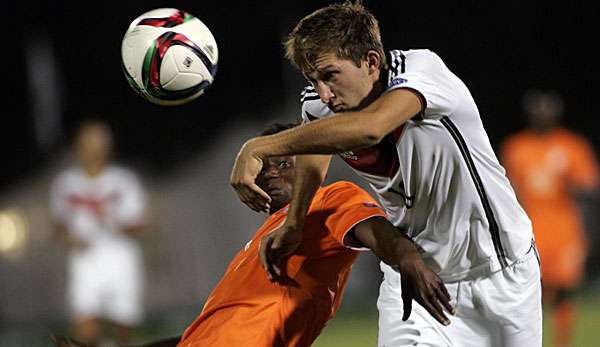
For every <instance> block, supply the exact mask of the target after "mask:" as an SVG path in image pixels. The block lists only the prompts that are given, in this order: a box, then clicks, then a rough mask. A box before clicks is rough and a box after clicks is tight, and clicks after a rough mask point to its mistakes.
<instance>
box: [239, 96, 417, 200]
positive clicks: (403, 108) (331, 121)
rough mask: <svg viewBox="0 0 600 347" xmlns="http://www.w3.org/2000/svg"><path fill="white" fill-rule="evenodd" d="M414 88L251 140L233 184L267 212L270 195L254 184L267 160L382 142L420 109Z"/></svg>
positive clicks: (322, 152) (340, 150) (245, 196)
mask: <svg viewBox="0 0 600 347" xmlns="http://www.w3.org/2000/svg"><path fill="white" fill-rule="evenodd" d="M421 109H422V105H421V101H420V99H419V98H418V97H417V95H415V94H414V93H413V92H412V91H408V90H404V89H398V90H394V91H391V92H389V93H386V94H383V95H382V96H380V97H379V98H378V99H376V100H375V101H373V103H371V105H369V106H367V107H366V108H365V109H363V110H360V111H356V112H345V113H343V114H335V115H333V116H331V117H327V118H325V119H321V120H317V121H314V122H311V123H308V124H305V125H302V126H299V127H296V128H293V129H290V130H286V131H283V132H280V133H277V134H274V135H269V136H261V137H257V138H254V139H251V140H249V141H247V142H246V143H245V144H244V145H243V146H242V148H241V149H240V152H239V153H238V156H237V158H236V161H235V164H234V166H233V170H232V172H231V177H230V183H231V185H232V186H233V187H234V188H235V190H236V192H237V194H238V196H239V198H240V200H242V202H244V203H245V204H246V205H248V206H250V208H252V209H253V210H255V211H267V210H268V203H269V202H270V198H269V196H268V195H267V193H265V192H264V191H262V190H261V189H260V188H258V186H257V185H256V184H255V182H254V181H255V179H256V177H257V176H258V174H259V173H260V170H261V169H262V162H263V160H264V158H266V157H270V156H280V155H298V154H334V153H342V152H344V151H348V150H354V149H358V148H363V147H369V146H372V145H375V144H377V143H379V142H380V141H381V140H382V139H383V138H384V137H385V136H386V135H387V134H389V133H391V132H392V131H394V130H395V129H397V128H398V127H399V126H400V125H402V124H404V123H405V122H406V121H407V120H408V119H410V118H411V117H413V116H414V115H415V114H417V113H418V112H419V111H421Z"/></svg>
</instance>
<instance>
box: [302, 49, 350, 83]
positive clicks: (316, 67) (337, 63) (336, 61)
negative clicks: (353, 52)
mask: <svg viewBox="0 0 600 347" xmlns="http://www.w3.org/2000/svg"><path fill="white" fill-rule="evenodd" d="M347 63H352V62H351V61H350V60H349V59H343V58H340V57H338V55H337V54H335V53H329V52H325V53H320V54H318V55H317V56H316V58H315V59H314V60H313V61H312V63H311V64H310V67H307V68H306V69H305V70H304V71H303V74H304V76H305V77H311V78H314V77H316V76H318V75H319V74H320V73H323V72H326V71H327V70H334V69H335V70H339V69H340V68H342V67H343V66H344V65H346V64H347Z"/></svg>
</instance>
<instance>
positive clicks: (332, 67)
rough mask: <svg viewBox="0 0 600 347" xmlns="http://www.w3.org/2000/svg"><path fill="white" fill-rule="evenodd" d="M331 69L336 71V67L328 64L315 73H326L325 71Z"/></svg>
mask: <svg viewBox="0 0 600 347" xmlns="http://www.w3.org/2000/svg"><path fill="white" fill-rule="evenodd" d="M331 69H334V70H337V69H338V67H337V66H335V65H333V64H329V65H327V66H325V67H323V68H319V69H317V71H326V70H331Z"/></svg>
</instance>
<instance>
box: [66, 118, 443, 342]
mask: <svg viewBox="0 0 600 347" xmlns="http://www.w3.org/2000/svg"><path fill="white" fill-rule="evenodd" d="M292 126H293V125H292V124H287V125H284V124H274V125H272V126H271V127H269V128H267V129H266V130H265V132H264V133H263V134H272V133H277V132H279V131H281V130H285V129H288V128H290V127H292ZM294 167H295V158H294V157H291V156H278V157H271V158H268V159H267V160H266V161H265V166H264V169H263V170H262V172H261V173H260V175H259V176H258V179H257V184H258V185H259V186H260V187H262V188H263V189H264V190H265V191H266V192H267V193H268V194H269V196H271V199H272V200H271V207H270V210H269V217H267V220H266V221H265V222H264V224H263V225H262V226H261V227H260V228H259V229H258V231H257V232H256V233H255V234H254V236H253V237H252V239H251V240H250V241H249V242H248V243H247V244H246V245H245V246H244V247H243V249H242V250H241V251H240V252H239V253H238V254H237V255H236V256H235V257H234V258H233V260H232V261H231V262H230V263H229V266H228V267H227V270H226V271H225V274H224V275H223V277H222V278H221V281H220V282H219V283H218V284H217V286H216V287H215V289H214V290H213V291H212V293H211V294H210V295H209V297H208V299H207V300H206V303H205V305H204V309H203V310H202V312H201V313H200V315H199V316H198V318H197V319H196V320H195V321H194V322H193V323H192V324H191V325H190V326H189V327H188V328H187V329H186V331H185V333H184V334H183V337H182V338H181V339H179V338H173V339H168V340H163V341H159V342H154V343H152V344H149V345H146V346H152V347H159V346H160V347H163V346H175V345H178V346H182V347H200V346H202V347H204V346H211V347H232V346H252V347H273V346H282V347H283V346H296V347H301V346H304V347H308V346H310V345H311V344H312V343H313V342H314V340H315V339H316V338H317V336H318V335H319V333H320V332H321V330H322V329H323V327H324V326H325V323H326V322H327V321H328V320H329V319H331V318H333V316H334V315H335V313H336V311H337V309H338V307H339V306H340V304H341V303H342V297H343V294H344V288H345V287H346V282H347V280H348V276H349V274H350V270H351V268H352V264H353V263H354V261H355V259H356V257H357V256H358V254H359V252H358V251H359V250H368V249H371V250H372V251H373V252H374V253H375V254H376V255H377V256H378V257H379V258H380V259H382V260H383V261H385V262H386V263H387V264H389V265H390V266H393V267H394V268H396V269H398V271H400V272H401V273H403V274H404V275H405V276H406V283H405V285H406V293H407V295H415V294H413V293H419V294H420V295H424V296H427V297H431V298H438V296H440V297H439V298H438V299H439V300H440V301H444V302H446V303H447V302H448V301H449V296H448V293H447V292H446V289H445V287H444V286H443V284H442V283H441V280H440V279H439V277H438V276H437V275H436V274H435V273H434V272H433V271H431V270H430V269H429V268H427V266H425V264H424V263H423V261H422V259H421V256H420V254H419V252H418V250H417V249H416V248H415V246H414V244H413V243H412V242H411V241H410V240H409V239H408V238H406V236H405V235H404V234H403V233H402V232H400V231H398V229H396V228H395V227H394V226H393V225H392V224H391V223H389V222H388V221H387V219H386V214H385V212H384V211H383V210H382V209H381V207H379V205H378V204H377V203H376V202H375V201H374V200H373V198H372V197H370V196H369V194H367V193H366V192H365V191H364V190H362V189H361V188H359V187H357V186H356V185H354V184H352V183H349V182H336V183H334V184H331V185H328V186H325V187H321V188H320V189H319V190H318V191H317V193H316V196H315V198H314V199H313V203H312V205H311V207H310V209H309V211H308V214H307V216H306V224H305V230H306V232H305V233H304V235H303V239H302V243H301V245H300V248H299V252H298V253H297V254H296V255H295V256H293V257H291V258H290V259H289V263H288V267H287V272H286V276H283V277H281V278H280V281H281V282H282V284H285V286H280V285H278V284H276V283H272V282H271V281H269V279H268V278H267V276H266V274H265V272H264V270H263V268H262V265H261V262H264V261H265V260H264V259H260V257H259V248H260V247H265V246H266V245H264V244H261V239H262V238H263V236H265V235H268V234H270V233H271V232H272V231H273V230H275V229H276V228H277V227H278V226H280V225H281V224H282V223H283V221H284V220H285V218H286V217H287V213H288V207H287V204H288V202H289V201H290V198H291V194H292V182H293V180H294ZM263 242H264V240H263ZM436 314H437V317H438V319H441V318H440V317H441V315H442V314H443V313H442V310H441V308H440V309H439V310H438V311H437V312H436ZM56 342H57V344H58V345H59V346H77V344H76V343H73V342H72V341H69V340H68V339H66V338H57V340H56Z"/></svg>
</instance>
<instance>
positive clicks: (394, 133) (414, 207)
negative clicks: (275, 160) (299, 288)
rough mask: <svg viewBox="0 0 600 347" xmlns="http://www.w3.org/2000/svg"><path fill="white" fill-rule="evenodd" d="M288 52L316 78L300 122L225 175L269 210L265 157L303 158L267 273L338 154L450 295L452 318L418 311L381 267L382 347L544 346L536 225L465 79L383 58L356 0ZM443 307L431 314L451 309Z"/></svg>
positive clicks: (298, 30) (324, 12)
mask: <svg viewBox="0 0 600 347" xmlns="http://www.w3.org/2000/svg"><path fill="white" fill-rule="evenodd" d="M286 48H287V57H288V58H289V59H290V60H291V61H292V63H293V64H294V65H295V66H297V67H298V68H299V69H300V70H301V71H302V73H303V75H304V76H305V77H306V78H307V79H308V81H309V82H310V83H311V86H310V87H308V88H306V89H305V91H304V92H303V96H302V101H303V105H302V117H303V119H304V121H305V123H306V124H304V125H303V126H300V127H298V128H295V129H291V130H288V131H285V132H282V133H279V134H276V135H272V136H265V137H258V138H254V139H251V140H249V141H248V142H246V143H245V144H244V146H243V147H242V149H241V150H240V152H239V153H238V157H237V159H236V162H235V165H234V168H233V171H232V174H231V183H232V185H233V187H234V188H235V189H236V191H237V193H238V195H239V197H240V199H241V200H242V201H243V202H244V203H246V204H247V205H249V206H250V207H251V208H252V209H254V210H257V211H264V210H265V209H267V208H268V205H269V198H268V196H267V194H265V193H264V192H263V191H262V190H260V189H259V188H258V187H257V185H256V183H255V182H254V181H255V178H256V176H257V174H258V173H259V172H260V170H261V167H262V165H263V160H264V158H266V157H270V156H274V155H293V154H305V155H303V156H299V157H298V159H297V164H296V170H297V172H296V181H295V185H294V192H293V200H292V203H291V206H290V209H289V214H288V218H287V219H286V222H285V223H284V224H283V225H282V227H281V228H279V229H278V230H276V231H274V232H273V233H272V234H270V235H268V236H266V237H265V239H263V242H264V243H265V244H266V245H268V247H264V253H265V254H264V255H263V256H264V257H265V259H266V261H265V262H264V265H265V268H266V270H267V271H268V272H269V273H270V275H271V276H273V278H275V279H276V278H277V276H281V275H282V274H283V273H284V272H282V268H283V266H285V259H286V258H287V257H288V256H289V255H290V254H292V253H293V252H294V250H295V249H296V247H297V245H298V243H299V240H300V239H301V235H302V229H303V217H304V215H305V213H306V208H307V206H308V205H309V202H310V201H311V199H312V196H313V194H314V191H315V190H316V189H317V187H318V186H319V184H320V183H321V181H322V180H323V179H324V177H325V174H326V172H327V168H328V166H329V161H330V155H331V154H340V156H341V157H342V159H344V160H345V161H346V162H347V163H348V164H350V165H351V166H352V167H353V168H354V169H355V171H356V172H357V173H358V174H359V175H360V176H361V177H363V178H364V179H365V180H367V181H368V182H369V184H370V185H371V187H372V188H373V190H374V191H375V192H376V193H377V194H378V195H379V199H380V201H381V203H382V204H383V206H384V207H385V209H386V210H387V213H388V215H389V218H390V220H391V221H392V223H393V224H395V225H396V226H399V227H401V228H404V229H406V230H407V232H408V235H410V236H411V238H412V239H413V240H414V242H415V243H416V244H417V245H418V246H419V247H420V248H421V250H422V252H423V257H424V259H425V260H426V263H427V264H428V265H429V266H431V267H432V268H433V269H435V271H436V272H437V273H438V275H439V276H440V278H442V280H443V281H444V283H445V285H446V287H447V288H448V289H449V290H450V294H451V296H452V301H451V303H452V305H453V307H454V310H453V309H450V310H447V312H448V313H450V314H454V315H453V316H451V322H450V320H448V318H447V317H448V316H447V315H443V316H442V317H438V316H436V315H435V314H434V313H435V310H433V309H432V307H431V304H428V303H427V302H425V301H424V300H422V299H423V298H419V297H417V298H415V299H416V301H417V303H418V304H415V305H414V306H413V308H412V314H411V300H410V299H409V298H406V295H405V294H403V292H402V290H401V278H400V274H399V273H397V272H396V271H394V269H392V268H390V267H388V266H387V265H385V264H381V269H382V271H383V272H384V281H383V283H382V285H381V290H380V296H379V299H378V308H379V313H380V318H379V342H378V343H379V345H380V346H386V347H390V346H408V345H411V346H413V345H427V346H461V347H462V346H477V347H481V346H528V347H533V346H541V339H542V313H541V286H540V273H539V263H538V259H537V253H536V250H535V246H534V244H533V234H532V230H531V223H530V221H529V219H528V217H527V216H526V214H525V212H524V211H523V209H522V208H521V207H520V205H519V203H518V202H517V199H516V198H515V194H514V192H513V189H512V188H511V186H510V183H509V181H508V180H507V178H506V177H505V174H504V169H503V168H502V167H501V166H500V164H499V163H498V160H497V158H496V156H495V154H494V152H493V150H492V147H491V145H490V142H489V140H488V137H487V134H486V132H485V130H484V127H483V124H482V121H481V118H480V116H479V112H478V110H477V106H476V105H475V102H474V100H473V98H472V96H471V94H470V92H469V90H468V89H467V87H466V86H465V85H464V83H463V82H462V81H461V80H460V79H459V78H458V77H457V76H456V75H454V74H453V73H452V72H451V71H450V70H449V69H448V68H447V67H446V65H445V64H444V62H443V61H442V60H441V59H440V57H439V56H437V55H436V54H435V53H433V52H431V51H429V50H408V51H400V50H394V51H391V52H389V53H386V52H384V50H383V47H382V44H381V39H380V34H379V27H378V23H377V20H376V19H375V18H374V17H373V15H372V14H370V13H369V12H368V11H367V10H366V9H365V8H364V7H363V6H362V5H361V4H360V3H359V2H358V3H350V2H346V3H344V4H335V5H330V6H327V7H325V8H322V9H320V10H317V11H315V12H314V13H312V14H310V15H308V16H306V17H305V18H303V19H302V20H301V21H300V22H299V23H298V24H297V26H296V27H295V28H294V30H293V31H292V32H291V34H290V35H289V38H288V40H287V42H286ZM440 298H441V296H438V297H436V298H435V300H433V301H434V304H433V305H434V306H436V307H438V308H439V307H445V305H443V300H440ZM403 301H404V304H403ZM423 304H424V305H423ZM427 312H429V313H431V315H432V316H434V317H435V318H437V320H434V319H433V318H432V317H431V316H430V315H428V314H427Z"/></svg>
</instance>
